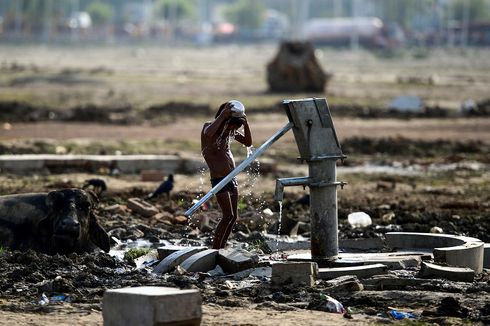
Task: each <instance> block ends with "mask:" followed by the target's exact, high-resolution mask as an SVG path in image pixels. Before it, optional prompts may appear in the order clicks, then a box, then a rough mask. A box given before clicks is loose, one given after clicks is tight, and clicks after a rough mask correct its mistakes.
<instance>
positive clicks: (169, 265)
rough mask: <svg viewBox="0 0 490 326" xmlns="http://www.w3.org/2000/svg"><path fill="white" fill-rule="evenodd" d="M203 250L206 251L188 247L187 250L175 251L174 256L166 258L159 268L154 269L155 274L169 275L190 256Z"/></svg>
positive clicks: (200, 248)
mask: <svg viewBox="0 0 490 326" xmlns="http://www.w3.org/2000/svg"><path fill="white" fill-rule="evenodd" d="M203 250H205V248H204V247H199V248H196V247H187V248H185V249H181V250H179V251H175V252H173V253H172V254H170V255H168V256H166V257H165V259H163V260H162V261H161V262H160V263H159V264H158V265H157V266H155V268H154V269H153V273H155V274H163V273H167V272H169V271H171V270H172V269H174V268H175V267H177V266H178V265H180V264H181V263H183V262H184V261H185V260H186V259H187V258H189V257H190V256H192V255H194V254H195V253H198V252H200V251H203Z"/></svg>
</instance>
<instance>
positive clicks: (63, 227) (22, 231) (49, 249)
mask: <svg viewBox="0 0 490 326" xmlns="http://www.w3.org/2000/svg"><path fill="white" fill-rule="evenodd" d="M97 203H98V200H97V196H96V195H95V194H93V193H92V192H90V191H85V190H82V189H76V188H73V189H63V190H55V191H51V192H49V193H30V194H17V195H8V196H0V246H4V247H9V248H11V249H17V250H28V249H33V250H35V251H39V252H44V253H47V254H56V253H60V254H68V253H72V252H77V253H81V252H88V251H92V250H94V249H96V247H99V248H101V249H102V250H104V251H106V252H108V251H109V250H110V243H109V236H108V235H107V233H106V232H105V231H104V229H103V228H102V227H101V226H100V225H99V223H98V222H97V218H96V216H95V214H94V212H93V209H94V208H95V206H96V205H97Z"/></svg>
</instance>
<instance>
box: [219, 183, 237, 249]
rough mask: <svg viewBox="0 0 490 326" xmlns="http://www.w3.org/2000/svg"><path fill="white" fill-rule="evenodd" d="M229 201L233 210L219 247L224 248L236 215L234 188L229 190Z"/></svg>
mask: <svg viewBox="0 0 490 326" xmlns="http://www.w3.org/2000/svg"><path fill="white" fill-rule="evenodd" d="M229 194H230V201H231V208H232V212H233V216H232V218H231V219H230V220H229V221H228V224H227V226H226V229H225V232H224V235H223V238H222V242H221V248H224V247H225V245H226V241H227V240H228V237H229V236H230V233H231V230H233V226H234V225H235V222H236V219H237V217H238V191H237V189H236V188H235V189H234V191H232V192H230V193H229Z"/></svg>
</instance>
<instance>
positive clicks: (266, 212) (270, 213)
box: [262, 208, 274, 216]
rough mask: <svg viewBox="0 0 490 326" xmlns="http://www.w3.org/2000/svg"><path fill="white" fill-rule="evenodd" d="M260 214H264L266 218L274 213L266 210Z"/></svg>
mask: <svg viewBox="0 0 490 326" xmlns="http://www.w3.org/2000/svg"><path fill="white" fill-rule="evenodd" d="M262 213H264V214H265V215H267V216H272V215H274V213H273V212H272V210H271V209H270V208H266V209H264V210H263V211H262Z"/></svg>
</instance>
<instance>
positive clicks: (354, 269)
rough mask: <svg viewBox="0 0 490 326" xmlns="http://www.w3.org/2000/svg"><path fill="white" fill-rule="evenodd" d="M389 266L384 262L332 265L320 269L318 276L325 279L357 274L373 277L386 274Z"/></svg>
mask: <svg viewBox="0 0 490 326" xmlns="http://www.w3.org/2000/svg"><path fill="white" fill-rule="evenodd" d="M387 269H388V267H387V266H386V265H383V264H373V265H365V266H351V267H332V268H320V269H319V270H318V278H319V279H323V280H331V279H334V278H336V277H339V276H345V275H355V276H357V277H359V278H366V277H371V276H373V275H379V274H386V273H387Z"/></svg>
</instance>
